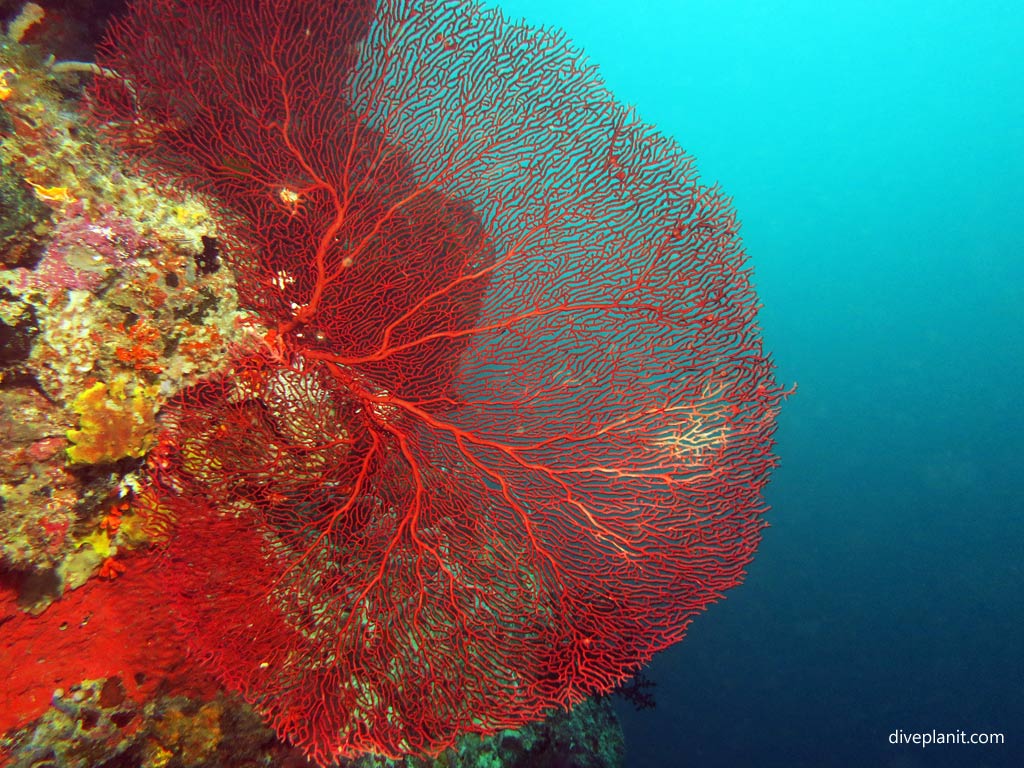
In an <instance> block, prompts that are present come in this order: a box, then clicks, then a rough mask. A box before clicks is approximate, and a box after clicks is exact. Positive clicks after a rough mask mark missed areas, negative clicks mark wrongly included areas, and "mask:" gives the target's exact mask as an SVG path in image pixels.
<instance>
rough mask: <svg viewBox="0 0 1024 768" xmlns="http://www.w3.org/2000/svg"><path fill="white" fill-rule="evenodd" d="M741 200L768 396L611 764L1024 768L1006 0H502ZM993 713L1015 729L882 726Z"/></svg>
mask: <svg viewBox="0 0 1024 768" xmlns="http://www.w3.org/2000/svg"><path fill="white" fill-rule="evenodd" d="M500 5H501V7H502V8H503V10H504V11H505V12H506V14H507V15H509V16H511V17H513V18H515V17H518V16H525V17H526V18H527V20H528V21H529V22H531V23H533V24H544V25H552V26H559V27H562V28H564V29H565V30H566V31H567V33H568V36H569V38H570V39H571V40H572V41H573V43H574V44H575V45H577V46H579V47H581V48H582V49H583V50H584V51H585V52H586V55H587V56H588V58H589V59H590V60H591V61H594V62H596V63H597V64H599V66H600V68H601V72H602V74H603V75H604V77H605V78H606V79H607V81H608V83H609V85H610V87H611V90H612V91H613V92H614V93H615V94H616V96H617V97H618V98H619V99H620V100H621V101H623V102H625V103H629V104H633V105H635V106H636V108H637V110H638V113H639V115H640V116H641V117H642V118H643V119H644V120H646V121H649V122H651V123H653V124H655V125H657V126H658V128H659V129H660V130H662V131H663V132H665V133H667V134H670V135H673V136H675V137H676V138H677V139H678V140H679V141H680V143H681V144H682V145H683V147H684V148H685V149H686V150H687V151H688V152H691V153H692V154H694V155H695V156H696V158H697V162H698V168H699V169H700V171H701V173H702V176H703V177H704V179H705V180H717V181H719V182H720V183H721V184H722V186H723V187H724V188H725V189H726V191H727V192H728V193H729V194H731V195H732V196H733V197H734V199H735V204H736V208H737V210H738V212H739V215H740V218H741V220H742V222H743V230H742V232H743V236H744V241H745V243H746V246H747V250H748V252H749V254H750V257H751V261H752V264H753V266H754V270H755V282H756V285H757V288H758V292H759V295H760V297H761V299H762V301H763V303H764V309H763V311H762V315H761V322H762V326H763V328H764V333H765V338H766V346H767V348H768V349H769V350H771V351H772V352H773V355H774V358H775V361H776V364H777V366H778V375H779V380H780V381H781V382H782V383H784V384H788V383H792V382H796V383H798V385H799V389H798V391H797V392H796V394H795V395H794V396H793V397H791V398H790V399H789V400H788V401H787V403H786V404H785V407H784V408H783V411H782V416H781V419H780V429H779V432H778V453H779V455H780V456H781V466H780V467H779V468H778V469H777V470H776V471H775V474H774V477H773V481H772V484H771V485H770V487H769V489H768V500H769V502H770V503H771V505H772V507H773V509H772V512H771V513H770V516H769V519H770V521H771V527H770V528H769V529H768V530H767V531H766V532H765V537H764V541H763V543H762V545H761V548H760V551H759V552H758V555H757V558H756V560H755V562H754V563H753V565H752V567H751V568H750V571H749V575H748V577H747V581H746V583H745V584H744V585H743V586H741V587H739V588H738V589H735V590H733V591H731V592H730V593H729V594H728V597H727V599H726V600H725V601H724V602H722V603H720V604H718V605H716V606H713V607H712V608H711V609H710V610H709V611H708V612H707V614H706V615H703V616H700V617H699V618H698V619H697V620H696V621H695V622H694V624H693V625H692V627H691V629H690V632H689V635H688V637H687V638H686V640H684V641H683V642H682V643H680V644H679V645H677V646H675V647H673V648H672V649H670V650H669V651H668V652H666V653H663V654H661V655H660V656H659V657H658V658H656V660H655V662H654V663H653V665H652V667H651V669H650V671H649V674H650V677H651V678H652V679H654V680H655V681H656V682H657V683H658V687H657V689H656V696H657V708H656V709H653V710H646V711H642V712H636V713H633V712H631V711H630V710H629V708H628V705H627V706H626V707H625V708H623V709H622V710H621V716H622V718H623V721H624V725H625V729H626V745H627V748H626V752H627V758H626V759H627V765H629V766H630V767H631V768H639V767H640V766H657V765H692V766H702V767H703V768H716V767H718V766H721V767H723V768H724V767H726V766H728V767H730V768H732V767H733V766H780V767H781V766H787V767H789V768H792V767H793V766H824V765H828V766H893V767H894V768H895V767H897V766H898V767H899V768H915V767H916V766H975V767H978V768H981V767H983V766H1018V765H1024V732H1022V730H1021V724H1022V722H1024V656H1022V650H1024V591H1022V586H1024V564H1022V560H1024V525H1022V521H1021V513H1022V511H1024V482H1022V479H1021V478H1022V468H1021V465H1022V460H1024V403H1022V399H1024V398H1022V395H1024V387H1022V382H1024V281H1022V277H1024V268H1022V251H1024V247H1022V246H1024V235H1022V224H1024V216H1022V204H1021V200H1022V182H1024V57H1022V56H1021V55H1020V52H1019V46H1020V41H1021V39H1022V38H1024V6H1022V5H1021V4H1020V3H1018V2H995V1H993V0H982V2H976V3H956V2H915V1H913V0H886V1H885V2H879V1H876V0H854V1H852V2H851V1H850V0H838V1H837V2H829V3H821V2H816V1H814V0H790V1H788V2H767V3H766V2H763V1H761V0H715V2H703V1H702V2H696V1H694V2H681V1H679V0H658V1H648V2H643V1H636V2H629V3H621V2H607V1H606V0H601V1H599V2H592V1H591V2H562V3H557V4H552V3H548V2H544V1H543V0H503V1H502V2H501V3H500ZM932 729H935V730H937V731H940V732H943V731H958V730H961V729H962V730H964V731H966V732H967V733H971V732H978V733H1002V734H1004V735H1005V744H1003V745H990V746H977V745H957V744H952V745H932V746H928V747H924V748H922V747H920V746H913V745H906V744H903V745H891V744H890V743H889V737H890V734H892V733H893V732H895V731H897V730H902V731H903V732H905V733H912V732H928V733H930V732H931V731H932Z"/></svg>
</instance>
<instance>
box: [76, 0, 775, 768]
mask: <svg viewBox="0 0 1024 768" xmlns="http://www.w3.org/2000/svg"><path fill="white" fill-rule="evenodd" d="M102 63H103V65H104V66H105V67H106V68H108V69H110V70H112V71H113V72H115V73H116V74H117V76H118V77H117V78H112V77H111V78H103V79H101V80H100V81H99V82H98V83H97V85H96V87H95V88H94V90H93V94H92V95H93V98H94V101H95V104H96V113H97V116H98V120H100V121H101V122H102V124H103V127H104V129H105V130H106V131H107V132H108V134H109V135H110V136H112V138H113V139H114V140H115V141H116V142H118V143H120V145H121V146H123V147H125V148H126V149H128V150H130V151H132V152H134V153H136V154H138V155H139V156H140V158H141V159H140V162H141V163H142V164H143V167H145V168H147V169H148V172H150V173H152V174H153V176H154V178H159V179H183V180H184V182H185V183H187V184H189V185H190V186H192V187H193V188H195V189H197V190H199V191H202V192H204V193H206V194H208V195H210V196H212V197H213V198H215V199H217V200H219V201H220V202H221V203H222V205H223V206H224V207H225V209H226V210H228V211H230V215H231V221H232V222H233V223H232V231H231V235H230V237H229V238H228V243H227V245H226V247H225V252H226V258H227V259H228V261H229V262H230V264H231V265H232V267H233V268H234V269H235V270H236V271H237V272H238V274H239V280H240V285H241V289H240V290H241V294H242V297H243V300H244V302H245V303H246V304H247V305H248V306H249V307H250V308H252V309H254V310H256V311H257V312H258V313H259V314H260V316H262V317H263V318H264V320H265V321H266V323H267V326H268V328H269V332H268V335H267V349H266V350H265V351H264V352H263V353H260V354H250V355H247V356H239V357H238V358H237V359H236V360H234V363H233V370H232V372H231V373H230V375H225V376H221V377H218V378H211V379H210V380H208V381H206V382H203V383H202V384H200V385H198V386H197V387H195V388H193V389H192V390H190V391H189V392H187V393H185V394H184V395H183V396H182V397H180V398H179V399H178V400H177V401H176V402H175V403H174V404H173V406H172V407H171V408H170V409H169V410H168V413H167V414H166V416H165V419H166V424H167V428H168V430H167V435H166V437H165V441H164V444H163V446H162V448H161V450H160V455H159V457H158V458H157V460H155V461H153V462H152V463H153V465H154V467H157V470H156V471H155V472H154V476H153V484H154V485H153V488H154V494H155V496H156V497H157V498H158V506H159V508H160V509H161V510H162V513H163V518H164V519H163V522H164V523H166V522H167V518H168V517H169V518H171V519H173V529H172V533H171V538H170V540H169V543H168V555H167V561H166V569H167V570H166V572H165V576H164V579H165V581H166V582H167V583H169V584H173V586H174V589H173V590H172V592H173V600H174V602H175V605H176V607H177V609H178V611H179V613H180V614H181V616H182V617H183V620H182V621H183V625H184V628H185V629H186V631H187V632H188V635H189V640H188V642H189V644H190V646H191V647H192V648H193V649H194V650H195V651H196V652H197V653H198V654H199V655H201V656H202V657H204V658H205V659H207V660H208V662H209V663H210V664H211V665H212V666H213V667H214V668H215V669H216V670H217V671H218V673H219V674H220V675H221V677H222V679H223V680H224V681H225V683H226V684H227V685H229V686H230V687H232V688H234V689H236V690H239V691H241V692H242V693H243V694H244V695H245V696H246V697H247V698H248V699H249V700H250V701H252V702H254V703H255V704H256V705H257V706H258V707H259V708H260V709H261V711H262V712H264V713H265V715H266V716H267V717H268V719H269V721H270V722H272V723H273V724H274V726H275V728H276V729H277V730H278V732H279V733H281V734H282V735H284V736H286V737H288V738H290V739H292V740H293V741H294V742H295V743H297V744H299V745H301V746H302V747H303V748H304V749H305V750H306V751H307V752H308V753H309V754H310V755H311V756H312V757H314V758H315V759H317V760H318V761H320V762H324V763H326V762H328V761H330V760H331V759H332V758H334V757H336V756H338V755H355V754H359V753H363V752H377V753H383V754H388V755H401V754H410V753H413V754H431V753H437V752H438V751H439V750H441V749H443V748H445V747H447V746H449V745H451V744H453V742H454V740H455V738H456V737H457V736H458V735H459V734H460V733H465V732H481V733H486V732H493V731H495V730H496V729H499V728H504V727H513V726H517V725H520V724H522V723H524V722H527V721H530V720H533V719H537V718H539V717H541V716H543V714H544V713H545V711H546V710H549V709H550V708H552V707H555V706H566V705H571V704H573V703H575V702H578V701H580V700H581V699H582V698H584V697H585V696H587V695H588V694H591V693H594V692H599V691H607V690H609V689H611V688H612V687H614V686H615V685H616V684H618V683H619V682H621V681H622V680H624V679H625V678H627V677H629V676H631V675H632V674H633V673H634V672H635V671H636V670H637V669H638V668H639V667H640V666H641V665H642V664H643V663H645V662H646V661H647V660H648V659H650V657H651V655H652V654H653V653H655V652H656V651H658V650H661V649H663V648H665V647H667V646H668V645H670V644H672V643H674V642H676V641H677V640H679V639H680V638H681V637H682V636H683V634H684V633H685V630H686V628H687V626H688V625H689V623H690V621H691V620H692V619H693V617H694V616H695V615H696V614H697V613H699V612H700V611H702V610H703V609H704V608H705V607H706V606H707V605H708V604H709V603H711V602H713V601H715V600H717V599H719V598H720V597H721V596H722V593H723V592H724V590H726V589H728V588H729V587H732V586H734V585H735V584H737V583H738V582H739V580H740V579H741V577H742V574H743V569H744V567H745V566H746V565H747V563H749V561H750V559H751V558H752V556H753V553H754V550H755V548H756V546H757V543H758V540H759V536H760V530H761V528H762V527H763V522H762V520H761V515H762V513H763V511H764V503H763V501H762V498H761V491H762V489H763V486H764V484H765V482H766V479H767V475H768V472H769V470H770V468H771V466H772V465H773V463H774V457H773V456H772V455H771V444H772V440H771V435H772V433H773V430H774V426H775V416H776V413H777V409H778V406H779V402H780V400H781V396H782V395H781V392H780V390H779V388H778V387H777V385H776V384H775V382H774V380H773V377H772V374H771V365H770V363H769V361H768V359H767V357H766V356H765V354H764V352H763V351H762V346H761V341H760V338H759V334H758V330H757V327H756V318H755V315H756V298H755V296H754V293H753V291H752V288H751V286H750V283H749V274H748V271H747V270H746V269H745V268H744V261H745V256H744V254H743V251H742V248H741V245H740V241H739V239H738V235H737V226H738V225H737V222H736V219H735V216H734V214H733V212H732V210H731V209H730V207H729V205H728V201H727V200H726V199H724V198H723V197H722V195H721V194H720V193H719V192H718V190H717V189H714V188H709V187H706V186H703V185H701V184H700V183H699V181H698V178H697V175H696V173H695V171H694V170H693V165H692V160H691V158H689V157H688V156H687V155H686V154H684V153H683V152H682V151H681V150H680V149H679V147H678V146H677V145H676V144H675V143H674V142H672V141H671V140H669V139H666V138H665V137H663V136H660V135H659V134H657V133H656V132H655V131H654V130H652V129H651V128H649V127H647V126H645V125H643V124H642V123H639V122H638V121H636V120H635V119H634V118H633V116H632V115H631V114H630V113H629V112H628V111H627V110H625V109H623V108H622V107H620V106H619V105H617V104H616V103H615V102H614V101H613V99H612V98H611V96H610V94H609V93H608V92H607V91H606V90H605V89H604V88H603V86H602V84H601V82H600V80H599V79H598V77H597V75H596V73H595V72H594V70H593V69H591V68H589V67H587V66H584V65H583V64H582V63H581V60H580V57H579V56H578V54H577V53H575V52H574V51H572V50H571V49H570V48H569V47H568V46H567V45H566V43H565V41H564V40H563V39H562V38H561V37H560V36H558V35H557V34H553V33H551V32H546V31H537V30H531V29H528V28H525V27H519V26H515V25H512V24H509V23H508V22H507V21H505V20H504V19H502V17H501V16H500V14H499V13H497V12H494V11H488V10H484V9H482V8H481V7H479V6H477V5H474V4H470V3H465V4H463V3H457V2H420V1H418V0H408V1H406V0H382V2H380V3H379V5H378V6H377V8H376V10H374V9H372V8H370V7H369V6H368V5H367V4H359V3H354V2H353V3H345V2H337V1H336V0H307V1H306V2H299V1H297V0H296V1H293V2H283V1H282V0H278V1H276V2H275V1H272V0H221V1H219V2H216V1H212V0H207V1H206V2H185V1H184V0H142V1H141V2H136V3H135V4H134V6H133V7H132V10H131V11H130V13H129V15H128V16H127V17H126V18H125V19H124V20H122V21H121V22H120V23H119V24H118V25H117V26H116V27H115V28H114V29H113V31H112V33H111V35H110V39H109V41H108V43H107V45H106V47H105V50H104V56H103V61H102Z"/></svg>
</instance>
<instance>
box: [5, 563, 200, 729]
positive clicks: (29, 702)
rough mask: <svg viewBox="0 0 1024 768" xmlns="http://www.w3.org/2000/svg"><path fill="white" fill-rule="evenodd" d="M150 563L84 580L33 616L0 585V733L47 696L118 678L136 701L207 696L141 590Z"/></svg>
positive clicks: (26, 717) (42, 705)
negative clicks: (162, 695)
mask: <svg viewBox="0 0 1024 768" xmlns="http://www.w3.org/2000/svg"><path fill="white" fill-rule="evenodd" d="M153 568H154V562H153V559H152V558H145V557H137V558H134V559H133V560H132V561H131V568H130V569H129V570H125V571H124V572H123V573H122V575H121V576H120V577H119V578H118V580H117V582H115V583H111V582H109V581H101V580H95V579H94V580H91V581H89V582H88V583H87V584H85V585H84V586H82V587H81V588H79V589H76V590H73V591H70V592H66V593H65V594H64V595H63V597H61V599H60V600H58V601H56V602H54V603H53V604H51V605H50V606H49V607H48V608H47V609H46V610H45V611H43V612H42V613H41V614H40V615H38V616H32V615H30V614H28V613H25V612H23V611H22V610H21V609H20V607H19V606H18V598H17V592H16V590H15V589H14V588H13V586H12V585H10V584H6V585H3V586H0V627H2V630H0V669H2V670H3V672H4V680H3V685H0V734H2V733H5V732H7V731H9V730H11V729H14V728H18V727H21V726H24V725H26V724H27V723H29V722H31V721H32V720H35V719H36V718H37V717H39V716H40V715H42V714H43V713H44V712H45V711H46V710H47V708H48V707H49V706H50V701H51V699H52V697H53V694H54V691H55V690H57V689H58V688H67V687H69V686H71V685H75V684H77V683H80V682H81V681H83V680H89V679H98V678H112V677H119V678H120V679H121V680H122V681H123V684H124V686H125V688H126V695H127V696H128V697H130V698H132V699H134V700H135V701H137V702H139V703H144V702H146V701H148V700H149V699H150V698H152V696H153V695H154V693H155V692H156V691H157V690H158V689H160V690H161V691H167V692H171V693H181V694H183V695H190V696H194V697H198V698H212V697H213V696H214V695H215V693H216V690H217V688H218V686H217V684H216V682H215V681H214V680H213V679H212V678H211V677H209V676H207V675H206V674H204V673H203V672H202V671H201V670H199V669H196V668H195V667H194V666H192V665H190V664H188V663H186V661H185V659H184V656H183V653H182V648H181V644H180V641H179V640H178V639H177V633H176V629H175V626H174V620H173V617H172V616H171V614H170V613H169V612H168V611H167V607H166V606H165V605H163V604H161V603H160V602H159V597H160V595H159V594H154V593H153V592H152V591H151V590H149V589H148V588H147V586H146V585H147V583H148V580H149V579H150V578H151V573H152V571H153Z"/></svg>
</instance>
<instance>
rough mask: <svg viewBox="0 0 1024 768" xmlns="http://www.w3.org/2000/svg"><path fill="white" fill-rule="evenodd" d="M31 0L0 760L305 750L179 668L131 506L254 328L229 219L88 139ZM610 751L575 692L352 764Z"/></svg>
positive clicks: (4, 322) (48, 29)
mask: <svg viewBox="0 0 1024 768" xmlns="http://www.w3.org/2000/svg"><path fill="white" fill-rule="evenodd" d="M43 5H45V6H46V10H47V12H48V13H49V11H50V9H51V5H57V6H63V5H69V6H70V5H74V4H73V3H71V4H68V3H55V4H50V3H44V4H43ZM82 5H85V6H86V7H89V4H82ZM28 11H29V14H30V15H28V16H24V17H22V20H21V21H19V22H18V29H17V30H16V31H17V34H16V35H13V36H11V37H9V38H8V39H6V40H3V39H0V219H2V223H0V267H2V268H0V659H2V663H0V672H2V673H3V674H4V676H5V680H4V685H3V686H2V687H0V765H2V766H4V767H5V768H7V767H8V766H10V768H46V767H47V766H61V767H62V768H63V767H64V766H67V767H68V768H79V767H80V766H82V767H84V766H95V765H104V764H106V765H138V766H145V768H150V767H152V768H159V767H161V766H169V767H170V768H178V767H183V768H185V767H188V766H209V767H210V768H215V767H216V766H225V767H233V766H243V765H244V766H250V765H268V766H272V765H281V766H293V767H296V768H297V767H298V766H305V765H308V764H307V763H306V761H305V759H304V758H303V757H302V756H301V754H300V753H298V751H297V750H296V749H295V748H293V747H291V746H289V745H287V744H285V743H283V742H281V741H280V740H278V738H277V737H276V736H275V734H274V732H273V731H272V730H271V729H270V728H268V727H267V726H266V725H265V724H264V723H263V721H262V719H261V717H260V716H259V715H258V714H257V713H256V712H255V711H254V710H253V709H252V708H251V707H250V706H249V705H247V704H244V703H243V702H242V701H241V700H240V699H238V698H237V697H232V696H225V695H223V694H222V693H218V686H217V685H216V684H215V683H214V681H213V680H212V679H211V678H210V677H208V676H207V675H206V674H205V673H203V672H202V671H199V670H196V669H194V668H193V667H191V666H190V665H188V664H187V663H185V659H184V658H183V655H182V651H183V647H182V645H181V642H180V640H179V639H178V638H179V634H178V631H177V627H176V626H175V624H174V621H173V617H172V616H171V615H170V614H169V613H168V612H167V611H166V609H165V606H163V605H161V604H160V602H159V600H158V596H157V595H154V594H153V592H152V591H151V590H149V589H148V588H146V587H147V585H148V584H149V583H150V582H151V578H150V571H151V569H152V567H153V560H152V558H151V557H148V556H146V554H145V553H146V549H147V547H148V546H149V544H150V540H151V537H152V536H154V535H159V532H158V531H156V530H155V529H154V528H153V527H152V526H144V525H143V521H142V518H141V517H140V516H139V514H137V513H138V509H139V507H140V506H141V507H146V505H147V504H158V501H154V499H153V495H152V489H151V488H147V487H142V486H141V485H140V481H139V478H140V471H141V468H142V467H143V462H144V460H145V461H148V462H149V464H150V465H152V466H158V465H159V464H160V463H161V462H162V461H163V458H162V456H163V448H162V445H161V443H160V431H161V429H162V425H161V419H160V412H161V410H162V408H163V407H164V405H165V404H166V403H167V402H168V401H170V400H171V399H172V398H174V397H175V396H176V394H177V393H179V392H180V391H182V390H183V389H185V388H187V387H189V386H190V385H192V384H193V383H195V382H196V381H198V380H199V379H200V378H201V377H203V376H208V375H211V374H215V373H216V372H217V371H218V370H220V369H221V368H222V367H223V366H224V365H225V362H224V361H225V360H227V359H228V357H229V355H228V354H227V353H228V352H229V351H231V350H235V351H238V350H247V349H249V348H250V347H252V346H253V345H257V344H259V343H260V342H259V341H257V339H258V337H259V336H260V335H261V334H262V331H261V330H260V329H259V328H258V327H256V326H255V324H254V320H253V318H252V316H251V315H250V314H249V313H247V312H245V311H242V310H240V309H239V307H238V300H237V297H236V288H235V275H234V274H233V272H232V271H231V270H230V269H221V268H220V267H221V258H220V255H219V250H220V248H219V242H220V239H221V237H222V234H223V226H224V224H223V218H222V217H220V216H216V215H214V214H213V213H212V212H211V210H210V207H209V204H208V202H206V201H204V200H203V199H201V198H200V197H197V196H196V195H192V194H187V193H183V192H181V191H177V190H174V189H159V190H156V189H154V188H153V187H152V185H151V184H150V183H149V182H148V181H147V180H146V179H145V178H143V177H141V176H140V175H139V174H138V173H137V169H135V168H132V167H130V166H126V165H125V164H124V162H123V161H122V160H121V159H120V158H119V157H118V155H116V154H115V153H113V152H109V151H108V150H107V149H106V148H105V147H104V146H103V144H102V143H101V142H98V141H97V140H96V137H95V135H94V134H93V133H92V129H91V128H90V126H89V125H88V124H87V123H86V121H85V120H84V119H83V118H82V110H81V109H80V105H79V103H78V102H77V100H76V98H75V97H76V96H77V95H78V94H79V91H78V90H77V87H76V85H75V83H74V82H73V81H74V80H75V79H76V78H78V77H80V76H81V73H85V75H86V76H89V73H90V72H91V70H90V69H89V68H88V67H84V66H77V65H75V64H76V63H75V62H71V65H75V66H60V63H57V64H56V65H55V64H54V63H53V62H52V60H51V59H50V57H49V49H47V48H43V47H38V46H36V45H34V43H35V42H38V41H39V40H41V39H47V40H57V39H60V38H66V37H67V36H64V35H63V34H62V32H61V30H60V28H59V27H56V26H54V25H55V20H56V16H55V15H53V14H50V15H47V16H45V17H40V16H39V12H38V11H37V10H35V9H34V8H29V9H28ZM32 18H34V19H35V20H34V21H31V23H29V22H30V20H31V19H32ZM71 37H72V38H73V37H74V35H71ZM15 38H19V39H20V42H21V43H25V44H19V40H17V39H15ZM69 78H70V81H72V82H70V84H69ZM282 279H283V278H282ZM287 385H288V382H286V381H283V380H282V382H280V386H287ZM197 471H198V470H197ZM598 741H600V742H601V743H600V744H599V743H598ZM591 743H593V744H591ZM620 761H621V732H620V731H619V730H618V727H617V724H616V723H615V722H614V718H613V716H611V714H610V711H607V710H604V711H603V713H602V712H595V711H593V710H590V709H588V708H587V707H582V708H578V709H577V711H576V712H574V713H572V714H567V713H559V714H556V715H553V716H552V718H551V719H550V720H549V721H548V722H547V723H541V724H533V725H530V726H527V727H526V728H524V729H522V730H521V731H518V732H517V731H504V732H502V733H500V734H498V735H496V736H495V737H493V738H489V739H480V738H478V737H467V739H466V740H465V741H464V742H463V743H461V744H460V745H459V746H458V748H457V749H455V750H451V751H449V752H448V753H446V754H445V755H443V756H442V757H440V758H438V759H437V760H418V759H416V758H409V759H407V760H398V761H393V760H384V759H383V758H377V757H373V756H364V757H362V758H360V759H359V760H357V761H355V762H354V765H356V766H360V767H361V768H370V766H381V765H385V764H387V765H394V766H398V765H407V766H409V768H426V767H427V766H431V768H435V767H436V766H441V765H445V766H451V767H454V766H466V768H470V766H477V765H495V766H497V765H509V766H522V768H526V766H530V765H539V764H552V765H555V764H557V765H565V766H580V767H581V768H582V767H583V766H588V767H589V766H595V767H597V766H600V767H602V768H603V767H604V766H607V767H608V768H614V766H616V765H618V764H619V763H620Z"/></svg>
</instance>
